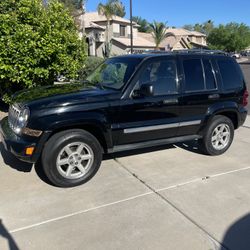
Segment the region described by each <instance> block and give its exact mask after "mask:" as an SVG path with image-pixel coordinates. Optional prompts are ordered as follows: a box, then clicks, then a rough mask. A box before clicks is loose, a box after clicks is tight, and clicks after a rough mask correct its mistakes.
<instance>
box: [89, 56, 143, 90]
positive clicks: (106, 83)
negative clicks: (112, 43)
mask: <svg viewBox="0 0 250 250" xmlns="http://www.w3.org/2000/svg"><path fill="white" fill-rule="evenodd" d="M141 60H142V59H141V58H131V57H130V58H129V57H124V58H121V57H120V58H119V57H117V58H111V59H108V60H106V61H105V62H104V63H102V64H101V65H100V66H99V67H97V69H95V70H94V72H93V73H92V74H91V75H90V76H88V77H87V79H86V80H87V81H88V82H90V83H93V84H95V85H99V86H101V87H102V88H110V89H116V90H118V89H121V88H122V87H123V86H124V85H125V84H126V83H127V82H128V80H129V78H130V77H131V76H132V74H133V73H134V71H135V68H136V66H137V65H138V64H139V63H140V62H141Z"/></svg>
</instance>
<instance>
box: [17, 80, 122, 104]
mask: <svg viewBox="0 0 250 250" xmlns="http://www.w3.org/2000/svg"><path fill="white" fill-rule="evenodd" d="M117 93H119V92H118V91H115V90H110V89H100V88H96V87H92V86H87V85H86V84H79V83H71V84H60V85H53V86H46V87H37V88H32V89H29V90H23V91H20V92H18V93H16V94H15V95H14V96H13V98H12V103H18V104H20V105H21V106H25V105H27V106H33V107H36V108H49V107H57V106H62V105H63V106H68V105H74V104H79V103H86V102H94V101H97V100H98V101H101V100H104V99H105V100H106V99H107V98H108V99H109V98H111V97H112V96H113V95H116V94H117Z"/></svg>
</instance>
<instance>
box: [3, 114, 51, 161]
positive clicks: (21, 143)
mask: <svg viewBox="0 0 250 250" xmlns="http://www.w3.org/2000/svg"><path fill="white" fill-rule="evenodd" d="M0 138H1V141H2V143H3V145H4V148H5V149H6V150H7V151H8V152H11V153H12V154H13V155H15V156H16V157H17V158H18V159H20V160H21V161H25V162H29V163H35V162H36V161H37V160H38V159H39V157H40V154H41V152H42V148H43V145H44V143H45V141H46V138H48V135H47V133H44V134H43V135H41V137H39V138H37V137H30V136H29V137H27V136H26V137H23V136H18V135H16V134H15V133H14V132H13V130H12V129H11V128H10V127H9V124H8V118H7V117H5V118H4V119H3V120H2V121H1V125H0ZM27 147H35V150H34V153H33V154H32V156H27V155H26V154H25V150H26V148H27Z"/></svg>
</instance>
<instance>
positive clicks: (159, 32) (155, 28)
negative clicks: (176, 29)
mask: <svg viewBox="0 0 250 250" xmlns="http://www.w3.org/2000/svg"><path fill="white" fill-rule="evenodd" d="M150 27H151V31H152V35H153V38H154V41H155V47H156V49H157V50H158V49H159V46H160V43H161V42H162V41H163V40H164V39H165V38H166V34H167V31H166V28H167V27H166V24H165V23H162V22H160V23H159V22H156V21H154V22H153V23H151V24H150Z"/></svg>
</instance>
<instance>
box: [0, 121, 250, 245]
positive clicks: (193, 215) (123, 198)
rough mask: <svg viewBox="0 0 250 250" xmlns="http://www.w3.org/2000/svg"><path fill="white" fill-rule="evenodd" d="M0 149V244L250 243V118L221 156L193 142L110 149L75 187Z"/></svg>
mask: <svg viewBox="0 0 250 250" xmlns="http://www.w3.org/2000/svg"><path fill="white" fill-rule="evenodd" d="M0 149H1V153H2V157H0V220H1V221H0V249H1V250H5V249H11V250H13V249H21V250H22V249H24V250H26V249H36V250H38V249H60V250H62V249H101V250H103V249H108V250H110V249H150V250H152V249H174V250H175V249H185V250H187V249H190V250H196V249H197V250H202V249H204V250H211V249H235V250H241V249H249V247H250V237H249V234H250V213H249V208H250V192H249V190H250V181H249V179H250V117H249V118H248V121H247V123H246V124H245V127H242V128H240V129H239V130H237V131H236V135H235V140H234V143H233V145H232V147H231V149H230V150H229V151H228V152H227V153H226V154H224V155H222V156H219V157H209V156H204V155H201V154H200V153H199V151H198V150H197V147H196V144H195V143H192V142H191V143H184V144H178V145H170V146H165V147H161V148H155V149H154V151H153V152H147V151H140V152H139V153H140V154H135V153H138V152H133V153H134V154H132V153H130V154H127V155H115V156H114V158H113V159H107V160H105V161H104V162H103V164H102V167H101V168H100V171H99V172H98V174H97V175H96V176H95V177H94V178H93V179H92V180H91V181H90V182H88V183H87V184H85V185H83V186H80V187H77V188H72V189H60V188H56V187H53V186H51V185H49V184H47V183H46V179H44V177H43V175H42V173H41V171H39V166H38V167H36V168H34V167H32V166H31V165H27V164H25V163H21V162H19V161H17V160H16V159H15V158H13V157H12V156H10V155H8V154H6V152H5V151H4V150H3V147H2V146H1V148H0ZM37 172H38V174H37ZM223 246H224V247H223Z"/></svg>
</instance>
